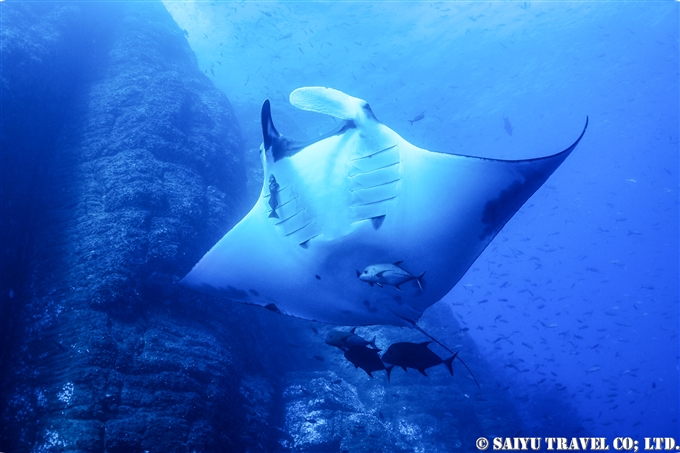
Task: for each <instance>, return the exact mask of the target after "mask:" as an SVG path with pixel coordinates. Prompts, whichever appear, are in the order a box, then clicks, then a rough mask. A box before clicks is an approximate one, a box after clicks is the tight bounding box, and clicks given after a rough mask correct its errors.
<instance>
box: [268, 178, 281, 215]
mask: <svg viewBox="0 0 680 453" xmlns="http://www.w3.org/2000/svg"><path fill="white" fill-rule="evenodd" d="M269 206H271V208H272V212H271V214H269V217H273V218H275V219H278V218H279V215H278V214H277V213H276V208H278V207H279V183H277V182H276V178H275V177H274V175H273V174H272V175H271V176H270V177H269Z"/></svg>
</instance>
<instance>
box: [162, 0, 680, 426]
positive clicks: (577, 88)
mask: <svg viewBox="0 0 680 453" xmlns="http://www.w3.org/2000/svg"><path fill="white" fill-rule="evenodd" d="M165 4H166V6H167V8H168V9H169V11H170V12H171V14H172V15H173V17H174V18H175V20H176V21H177V22H178V24H179V25H180V27H181V28H183V29H184V30H186V33H187V36H188V40H189V43H190V45H191V46H192V48H193V50H194V51H195V52H196V55H197V58H198V61H199V65H200V67H201V69H202V70H203V71H204V72H205V73H206V74H207V75H209V77H210V78H211V79H212V80H213V81H214V83H215V84H216V86H218V87H219V88H221V89H222V90H223V91H224V92H225V93H226V94H227V95H228V97H229V99H230V101H231V102H232V104H233V106H234V108H235V110H236V113H237V116H238V118H239V121H240V123H241V128H242V130H243V133H244V138H245V141H246V143H247V145H248V147H249V148H251V149H253V150H254V149H256V148H257V147H258V146H259V143H260V142H261V140H262V138H261V132H260V131H261V130H260V125H259V108H260V106H261V103H262V101H263V100H264V99H266V98H267V99H270V100H271V102H272V108H273V112H274V116H275V118H276V121H277V126H278V128H279V130H280V131H282V132H283V133H284V134H286V135H290V136H292V137H297V138H302V137H308V138H313V137H316V136H318V135H319V134H321V133H324V132H327V131H328V130H329V128H330V127H331V126H332V122H331V120H329V119H327V118H322V117H320V116H318V115H314V114H309V113H305V112H300V111H299V110H296V109H294V108H293V107H291V106H290V105H289V103H288V94H289V93H290V92H291V91H292V90H293V89H295V88H298V87H300V86H313V85H321V86H328V87H333V88H337V89H340V90H342V91H344V92H346V93H349V94H351V95H353V96H356V97H359V98H362V99H365V100H367V101H368V102H369V103H370V104H371V107H372V108H373V111H374V112H375V114H376V116H377V117H378V118H379V119H380V121H381V122H383V123H384V124H386V125H388V126H389V127H391V128H392V129H394V130H395V131H396V132H397V133H399V134H400V135H402V136H403V137H404V138H405V139H407V140H408V141H410V142H412V143H414V144H416V145H418V146H420V147H423V148H427V149H431V150H437V151H442V152H451V153H458V154H466V155H475V156H484V157H494V158H503V159H521V158H530V157H538V156H544V155H548V154H552V153H554V152H557V151H560V150H562V149H564V148H565V147H567V146H568V145H570V144H571V143H572V142H573V140H574V139H575V138H576V137H577V136H578V133H579V132H580V130H581V128H582V126H583V123H584V121H585V117H586V115H587V116H589V118H590V125H589V129H588V132H587V133H586V135H585V138H584V139H583V141H582V142H581V144H580V145H579V147H578V149H577V150H576V151H575V152H574V153H573V154H572V155H571V156H570V157H569V158H568V159H567V161H566V162H565V163H564V164H563V165H562V166H561V167H560V168H559V169H558V170H557V171H556V172H555V174H554V175H553V176H552V177H551V178H550V179H549V181H548V183H547V184H546V185H545V186H544V187H542V188H541V189H540V190H539V191H538V192H537V193H536V194H535V195H534V196H533V197H532V198H531V199H530V200H529V202H528V203H527V204H526V205H525V206H524V207H523V208H522V209H521V210H520V211H519V212H518V213H517V215H516V216H515V217H514V218H513V219H512V220H511V221H510V222H509V223H508V224H507V225H506V227H505V228H504V229H503V230H502V231H501V233H500V234H499V235H498V236H497V237H496V239H495V240H494V242H493V243H492V244H491V245H490V246H489V248H488V249H487V250H486V251H485V252H484V253H483V254H482V256H481V257H480V258H479V259H478V260H477V262H476V263H475V264H474V265H473V266H472V268H471V269H470V271H469V272H468V273H467V274H466V276H465V277H464V278H463V279H462V280H461V282H460V283H459V284H458V285H457V286H456V288H454V289H453V290H452V291H451V293H450V294H449V295H448V296H447V297H445V298H444V300H442V301H441V302H439V303H438V304H436V305H435V306H434V307H433V308H432V309H430V311H428V312H426V313H425V315H424V317H423V320H422V322H423V323H424V324H425V325H428V324H430V325H434V324H437V323H439V322H440V320H442V319H446V317H447V316H448V317H455V318H457V319H458V321H459V322H460V323H461V325H463V326H465V328H468V329H469V330H468V331H467V332H468V333H469V334H470V335H471V336H472V337H473V338H474V340H475V341H476V342H477V345H478V347H479V349H480V351H481V353H482V354H483V355H484V356H485V358H486V359H487V360H489V361H490V362H492V364H494V365H495V366H496V368H497V370H496V371H497V373H498V376H499V379H500V380H502V381H504V382H505V383H506V385H505V386H504V387H503V388H504V390H505V391H507V392H508V394H509V395H511V396H512V398H513V400H514V401H515V402H516V404H517V406H518V407H519V408H520V409H521V411H522V417H523V420H524V422H525V423H526V424H527V426H529V427H534V430H535V432H534V433H533V434H532V433H529V435H536V436H542V435H546V434H547V433H546V432H544V431H542V430H544V427H545V426H549V425H550V419H551V418H552V417H554V416H556V414H555V413H554V406H552V405H551V404H550V398H556V399H560V400H562V401H565V402H568V403H569V404H571V405H572V406H573V407H575V408H576V411H577V413H578V414H577V415H578V416H579V417H580V418H581V420H583V424H584V427H585V428H586V429H587V431H588V433H590V434H592V435H597V436H603V437H607V438H609V439H613V438H614V437H615V436H630V437H633V438H637V439H641V438H642V437H651V436H675V437H676V438H677V437H678V436H679V435H680V429H679V426H678V405H679V403H680V395H679V388H680V386H679V384H680V382H679V376H678V374H679V370H678V363H679V357H680V354H679V350H678V349H679V342H678V328H679V315H678V302H679V297H678V295H679V283H678V281H679V280H678V279H679V275H680V269H679V265H678V257H679V245H678V241H679V238H680V232H679V229H678V218H679V216H678V214H679V213H678V189H679V187H678V154H679V153H678V124H679V121H678V105H679V103H678V90H679V87H678V80H679V79H678V63H679V61H678V37H679V36H678V8H677V3H675V2H644V3H642V2H638V3H632V2H631V3H616V2H606V3H604V2H602V3H600V2H578V3H577V2H573V3H571V2H507V3H496V2H494V3H486V2H479V3H458V2H446V3H445V2H441V3H436V2H435V3H414V2H384V3H382V2H381V3H377V2H376V3H374V2H329V3H309V2H266V3H256V2H241V3H231V2H228V3H202V2H166V3H165ZM418 115H422V116H423V117H422V119H420V120H418V121H416V122H413V123H412V124H411V123H410V121H409V120H413V119H414V118H416V117H417V116H418ZM251 157H252V159H253V161H255V164H254V165H257V162H256V159H257V153H256V152H255V151H253V152H251ZM251 187H252V188H253V190H252V193H251V198H252V199H253V200H254V198H255V197H256V196H257V193H259V188H260V187H261V181H254V182H253V183H252V184H251ZM441 196H442V202H445V201H446V199H447V197H455V196H458V194H441ZM541 394H543V395H549V397H546V398H536V395H541ZM556 435H559V433H557V434H556Z"/></svg>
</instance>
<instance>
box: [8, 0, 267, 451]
mask: <svg viewBox="0 0 680 453" xmlns="http://www.w3.org/2000/svg"><path fill="white" fill-rule="evenodd" d="M3 16H4V17H3V29H2V60H3V61H2V67H3V77H2V100H3V110H2V124H3V133H2V148H3V151H2V156H3V169H2V171H3V175H2V176H3V182H2V184H3V187H2V190H3V193H2V200H3V216H2V222H3V223H2V244H3V251H2V254H3V256H2V318H3V325H2V327H3V330H2V342H3V352H2V369H3V373H2V383H1V384H2V404H1V405H0V407H2V413H1V422H0V426H1V428H0V432H1V437H0V441H1V447H2V450H3V451H13V452H25V451H111V452H115V451H143V450H148V451H164V452H172V451H191V450H193V449H197V450H203V451H219V450H225V449H232V450H245V449H251V450H267V447H266V443H267V441H268V440H267V438H266V436H267V428H266V426H264V425H263V423H264V422H262V421H259V420H257V417H258V416H265V415H266V414H267V405H268V404H271V401H270V399H268V395H269V393H267V392H266V391H262V390H261V389H262V388H265V389H266V388H267V384H266V383H262V384H261V385H260V387H261V388H260V391H259V393H258V395H259V399H257V400H255V401H256V403H253V399H252V398H251V399H250V400H248V396H247V395H248V394H247V392H246V391H245V390H244V388H247V387H248V386H250V387H252V386H253V384H252V382H253V379H255V381H254V382H259V381H257V380H256V378H253V377H251V376H249V374H248V370H249V369H253V368H257V366H258V364H257V363H253V359H252V358H250V357H247V356H248V354H246V353H244V352H243V351H244V349H243V347H242V345H243V344H246V343H252V340H253V338H252V337H253V335H255V332H256V331H257V324H256V325H255V326H253V325H246V326H245V328H241V327H240V326H241V325H243V324H245V323H244V322H242V316H241V315H240V314H239V308H234V310H231V311H230V309H229V307H230V306H225V304H224V303H220V305H221V309H220V310H214V307H213V306H212V303H213V301H212V300H211V299H209V298H206V297H201V296H195V295H193V294H191V293H190V292H188V291H183V290H181V289H180V288H178V285H176V281H177V278H178V277H181V276H183V275H184V274H185V273H186V272H187V271H188V270H189V269H190V268H191V266H193V264H194V263H195V262H196V261H197V260H198V258H200V256H202V254H203V253H204V252H205V251H206V250H207V249H208V248H209V247H210V246H212V244H213V243H214V242H215V241H216V240H217V239H218V238H219V237H220V236H221V235H222V234H224V231H225V230H226V229H227V228H228V227H229V226H231V225H233V224H234V223H236V221H237V220H238V217H239V216H240V215H241V214H242V213H243V211H244V207H243V201H242V194H243V192H244V188H245V174H244V171H243V170H242V168H243V166H242V165H241V163H240V159H241V143H240V140H241V139H240V135H239V134H240V133H239V127H238V124H237V122H236V120H235V119H234V117H233V114H232V109H231V106H230V105H229V102H228V100H227V99H226V97H225V96H224V95H223V94H222V93H221V92H219V91H218V90H216V89H215V88H214V86H213V85H212V83H211V82H210V81H209V80H208V79H207V77H206V76H205V75H204V74H202V73H201V72H200V71H199V70H198V69H197V64H196V61H195V57H194V55H193V53H192V51H191V49H190V48H189V46H188V44H187V42H186V39H185V36H183V33H182V31H181V30H180V29H179V28H178V27H177V25H176V23H175V22H174V21H173V20H172V18H171V17H170V15H169V14H168V13H167V11H166V10H165V8H164V6H163V5H162V3H160V2H157V3H153V2H139V3H129V2H114V3H87V2H85V3H59V2H57V3H13V4H12V5H9V4H5V5H3ZM206 219H207V220H206ZM255 322H256V321H255ZM249 323H250V324H252V323H253V321H252V320H250V321H249ZM253 352H254V353H257V352H258V351H257V350H255V351H253ZM260 352H261V353H262V351H260ZM242 380H245V381H246V383H245V384H243V383H242V382H241V381H242ZM244 386H245V387H244ZM246 403H247V404H248V406H247V407H245V406H244V405H246ZM253 404H256V405H257V407H256V408H253V407H252V406H253ZM248 408H249V410H250V412H249V413H250V414H251V417H250V418H251V419H250V420H246V418H245V417H244V416H243V412H244V411H245V410H246V409H248ZM251 426H257V427H258V429H257V431H258V432H257V433H251V431H252V430H253V428H251Z"/></svg>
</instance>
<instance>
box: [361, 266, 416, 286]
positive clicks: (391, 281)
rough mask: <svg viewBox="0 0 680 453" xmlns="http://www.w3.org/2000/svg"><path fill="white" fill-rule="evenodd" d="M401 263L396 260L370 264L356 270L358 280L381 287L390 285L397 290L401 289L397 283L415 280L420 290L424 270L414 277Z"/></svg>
mask: <svg viewBox="0 0 680 453" xmlns="http://www.w3.org/2000/svg"><path fill="white" fill-rule="evenodd" d="M401 263H403V261H397V262H396V263H394V264H372V265H370V266H368V267H366V269H364V271H363V272H359V271H357V277H359V280H361V281H363V282H367V283H368V284H369V285H371V286H373V285H374V284H376V285H378V286H379V287H381V288H382V287H383V285H392V286H394V287H395V288H397V289H398V290H399V291H401V288H399V285H401V284H403V283H406V282H408V281H411V280H415V281H416V283H418V287H419V288H420V290H421V291H422V290H423V275H425V272H423V273H422V274H420V275H418V276H417V277H416V276H415V275H412V274H411V273H410V272H408V271H406V270H404V269H403V268H401V267H399V265H400V264H401Z"/></svg>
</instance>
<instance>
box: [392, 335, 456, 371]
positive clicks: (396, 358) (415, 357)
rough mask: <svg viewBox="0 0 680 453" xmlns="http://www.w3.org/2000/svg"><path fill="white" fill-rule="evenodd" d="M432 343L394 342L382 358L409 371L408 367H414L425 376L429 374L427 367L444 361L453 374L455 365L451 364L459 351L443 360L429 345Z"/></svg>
mask: <svg viewBox="0 0 680 453" xmlns="http://www.w3.org/2000/svg"><path fill="white" fill-rule="evenodd" d="M430 343H432V342H431V341H426V342H424V343H406V342H404V343H394V344H393V345H391V346H390V347H389V348H387V351H386V352H385V353H384V354H383V356H382V360H383V362H385V363H389V364H391V365H393V366H400V367H402V368H403V369H404V371H407V370H406V369H407V368H413V369H414V370H418V371H420V373H421V374H422V375H423V376H427V374H425V370H426V369H427V368H430V367H433V366H437V365H439V364H441V363H443V364H444V365H446V368H448V370H449V373H451V376H453V367H452V366H451V363H452V362H453V359H455V358H456V356H457V355H458V353H457V352H456V353H455V354H453V355H452V356H451V357H449V358H448V359H446V360H442V358H441V357H439V356H438V355H437V354H435V353H434V352H432V351H431V350H430V348H428V347H427V345H429V344H430Z"/></svg>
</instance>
